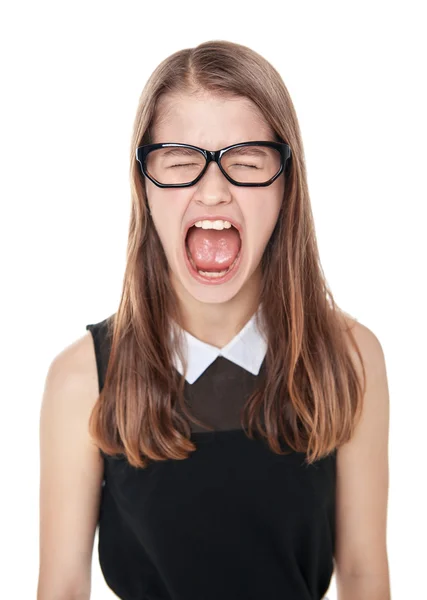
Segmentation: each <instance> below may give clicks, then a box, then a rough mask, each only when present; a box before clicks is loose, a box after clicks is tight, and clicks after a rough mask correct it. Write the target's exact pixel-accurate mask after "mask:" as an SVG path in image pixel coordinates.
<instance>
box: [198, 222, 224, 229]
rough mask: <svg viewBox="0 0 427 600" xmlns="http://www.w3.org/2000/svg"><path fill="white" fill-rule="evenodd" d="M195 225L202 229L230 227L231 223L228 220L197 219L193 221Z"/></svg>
mask: <svg viewBox="0 0 427 600" xmlns="http://www.w3.org/2000/svg"><path fill="white" fill-rule="evenodd" d="M194 225H195V226H196V227H201V228H202V229H230V227H231V223H230V221H222V220H217V221H197V222H196V223H194Z"/></svg>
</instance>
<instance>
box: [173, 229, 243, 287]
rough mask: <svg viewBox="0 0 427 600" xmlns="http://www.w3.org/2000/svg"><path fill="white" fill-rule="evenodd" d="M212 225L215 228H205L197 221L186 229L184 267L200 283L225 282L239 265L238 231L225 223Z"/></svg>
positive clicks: (239, 240) (240, 242) (239, 243)
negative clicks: (185, 264) (185, 265)
mask: <svg viewBox="0 0 427 600" xmlns="http://www.w3.org/2000/svg"><path fill="white" fill-rule="evenodd" d="M203 223H204V224H206V222H205V221H203ZM215 223H216V226H215V228H210V227H209V226H207V227H208V228H205V227H203V226H202V225H201V224H202V221H199V222H197V223H195V224H194V225H193V226H192V227H190V228H189V229H188V231H187V235H186V238H185V255H186V263H187V267H188V268H189V271H190V273H191V274H192V276H193V277H195V278H196V279H197V280H198V281H202V282H203V283H224V282H225V281H228V280H229V279H230V278H231V277H232V276H233V275H234V274H235V273H236V272H237V268H238V266H239V264H240V259H241V248H242V240H241V236H240V232H239V230H238V229H237V228H236V227H234V226H233V225H232V224H231V223H230V222H229V221H221V220H219V221H216V222H215Z"/></svg>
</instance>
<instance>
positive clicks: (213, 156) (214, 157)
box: [136, 141, 292, 188]
mask: <svg viewBox="0 0 427 600" xmlns="http://www.w3.org/2000/svg"><path fill="white" fill-rule="evenodd" d="M241 146H268V147H270V148H274V149H276V150H278V151H279V153H280V159H281V160H280V169H279V170H278V172H277V173H276V174H275V175H274V176H273V177H271V179H269V180H268V181H265V182H264V183H241V182H239V181H235V180H234V179H232V178H231V177H230V176H229V175H228V173H227V172H226V171H225V170H224V169H223V168H222V166H221V157H222V156H223V154H225V153H226V152H227V150H230V149H232V148H240V147H241ZM168 147H180V148H189V149H190V150H197V151H198V152H200V154H202V155H203V156H204V157H205V160H206V165H205V166H204V167H203V169H202V171H201V172H200V173H199V175H198V176H197V177H196V178H195V179H193V181H189V182H188V183H160V182H159V181H157V180H156V179H154V178H153V177H152V176H151V175H150V174H149V173H148V171H147V169H146V160H147V156H148V154H149V153H150V152H152V151H153V150H157V149H158V148H168ZM291 156H292V151H291V148H290V146H289V145H288V144H286V143H285V142H270V141H259V142H240V143H239V144H232V145H231V146H226V147H225V148H221V149H220V150H205V149H204V148H199V147H198V146H192V145H191V144H181V143H175V142H161V143H157V144H144V145H143V146H139V147H138V148H137V149H136V160H137V161H138V162H139V166H140V169H141V171H142V174H143V175H145V177H147V178H148V179H150V181H152V182H153V183H154V184H155V185H157V187H160V188H177V187H178V188H181V187H190V186H192V185H195V184H196V183H197V182H198V181H200V179H201V178H202V177H203V175H204V174H205V173H206V171H207V168H208V166H209V164H210V163H211V162H216V164H217V165H218V167H219V169H220V170H221V173H222V174H223V175H224V177H226V178H227V179H228V181H229V182H230V183H232V184H233V185H238V186H241V187H265V186H267V185H271V184H272V183H273V181H275V180H276V179H277V178H278V177H279V175H280V174H281V173H282V172H283V171H284V170H285V168H286V167H287V166H289V165H290V159H291ZM288 160H289V162H288Z"/></svg>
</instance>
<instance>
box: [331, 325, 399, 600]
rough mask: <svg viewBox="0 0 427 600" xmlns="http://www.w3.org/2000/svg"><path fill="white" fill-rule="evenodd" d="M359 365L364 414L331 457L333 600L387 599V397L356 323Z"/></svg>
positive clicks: (382, 372) (377, 355)
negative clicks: (335, 598)
mask: <svg viewBox="0 0 427 600" xmlns="http://www.w3.org/2000/svg"><path fill="white" fill-rule="evenodd" d="M353 332H354V334H355V338H356V341H357V342H358V344H359V347H360V350H361V353H362V356H363V358H364V362H365V368H366V377H367V388H366V393H365V397H364V409H363V413H362V417H361V420H360V422H359V424H358V426H357V428H356V431H355V433H354V435H353V438H352V439H351V440H350V441H349V442H348V443H347V444H345V445H344V446H342V447H341V448H339V449H338V452H337V539H336V552H335V562H336V580H337V590H338V598H339V600H360V599H362V598H363V600H390V583H389V569H388V557H387V544H386V533H387V532H386V526H387V503H388V482H389V468H388V434H389V394H388V383H387V375H386V366H385V360H384V355H383V351H382V348H381V345H380V343H379V341H378V339H377V338H376V337H375V335H374V334H373V333H372V332H371V331H370V330H369V329H368V328H367V327H365V326H363V325H361V324H360V323H357V324H356V325H355V326H354V329H353Z"/></svg>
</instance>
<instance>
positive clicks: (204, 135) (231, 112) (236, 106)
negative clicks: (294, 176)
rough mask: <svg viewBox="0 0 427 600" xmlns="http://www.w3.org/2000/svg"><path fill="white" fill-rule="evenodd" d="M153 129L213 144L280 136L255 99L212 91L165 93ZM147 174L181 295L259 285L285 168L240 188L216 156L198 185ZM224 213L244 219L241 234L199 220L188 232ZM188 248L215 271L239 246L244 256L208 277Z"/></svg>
mask: <svg viewBox="0 0 427 600" xmlns="http://www.w3.org/2000/svg"><path fill="white" fill-rule="evenodd" d="M153 136H154V137H153V143H156V142H180V143H186V144H192V145H194V146H199V147H201V148H206V149H208V150H217V149H219V148H224V147H226V146H229V145H232V144H237V143H239V142H248V141H260V140H265V141H274V135H273V132H272V131H271V129H270V127H269V125H268V124H267V123H266V122H265V120H264V118H263V116H262V114H261V113H260V112H259V110H258V109H257V107H256V105H255V104H254V103H252V101H250V100H248V99H246V98H238V99H224V98H218V97H217V96H213V95H210V94H205V95H204V96H200V95H199V96H198V97H194V96H187V95H179V96H177V95H173V96H172V95H165V96H163V97H162V98H161V99H160V100H159V103H158V119H157V122H156V123H155V125H154V131H153ZM184 160H188V159H185V158H184ZM175 162H182V159H181V158H180V159H179V160H176V161H175ZM180 168H182V167H180ZM236 168H237V167H236ZM239 168H242V167H241V166H239ZM144 179H145V186H146V188H145V189H146V194H147V199H148V204H149V206H150V209H151V213H152V219H153V222H154V226H155V227H156V230H157V232H158V235H159V237H160V240H161V243H162V245H163V248H164V251H165V254H166V257H167V260H168V264H169V270H170V277H171V282H172V284H173V286H174V288H175V290H176V291H177V293H178V296H179V297H181V298H185V297H187V298H188V299H193V300H197V301H199V302H204V303H206V302H209V303H221V302H228V301H230V300H231V299H233V298H235V297H236V296H243V295H244V294H245V291H246V292H248V291H249V290H252V293H253V291H254V289H255V290H257V289H258V285H259V283H260V276H261V270H260V261H261V258H262V255H263V252H264V249H265V247H266V244H267V242H268V240H269V238H270V236H271V234H272V232H273V229H274V226H275V224H276V221H277V217H278V214H279V210H280V206H281V204H282V200H283V193H284V174H283V173H281V174H280V175H279V177H278V178H277V179H276V180H275V181H274V182H273V183H272V184H271V185H270V186H266V187H258V188H257V187H238V186H235V185H233V184H232V183H230V182H229V181H228V180H227V179H226V178H225V177H224V175H223V174H222V173H221V171H220V170H219V168H218V165H217V164H215V163H214V162H212V163H210V164H209V167H208V169H207V171H206V173H205V174H204V176H203V177H202V179H201V180H200V181H199V182H198V183H196V184H195V185H193V186H191V187H187V188H165V189H162V188H159V187H157V186H156V185H155V184H154V183H152V182H151V181H150V180H149V179H148V178H144ZM217 219H222V220H225V221H226V220H229V221H230V222H231V223H234V224H235V225H236V226H238V227H239V229H240V238H239V236H238V234H237V232H236V231H235V230H233V229H230V228H229V229H224V230H223V231H215V232H213V231H212V230H205V229H200V228H197V227H196V228H195V227H192V228H191V231H190V232H189V235H188V237H187V236H186V234H187V230H188V227H189V224H190V223H191V224H193V223H194V222H195V221H204V220H217ZM193 234H194V235H193ZM187 248H190V249H191V250H190V254H194V257H195V260H196V262H197V265H204V267H205V269H204V270H206V271H207V270H212V268H213V267H212V261H217V265H219V266H217V267H216V269H217V270H218V271H220V270H221V261H222V266H224V265H227V264H229V263H230V261H231V260H232V259H233V258H234V256H235V252H236V251H238V249H239V248H240V255H239V256H238V258H237V261H236V263H235V266H234V267H232V268H231V269H230V272H229V274H228V276H225V278H224V281H221V278H217V279H215V278H210V279H208V278H206V279H205V278H204V277H203V276H202V277H200V276H199V275H198V273H197V272H196V271H195V270H194V269H193V268H192V267H191V264H190V262H189V260H188V258H187V256H188V254H187ZM254 286H255V287H254Z"/></svg>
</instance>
